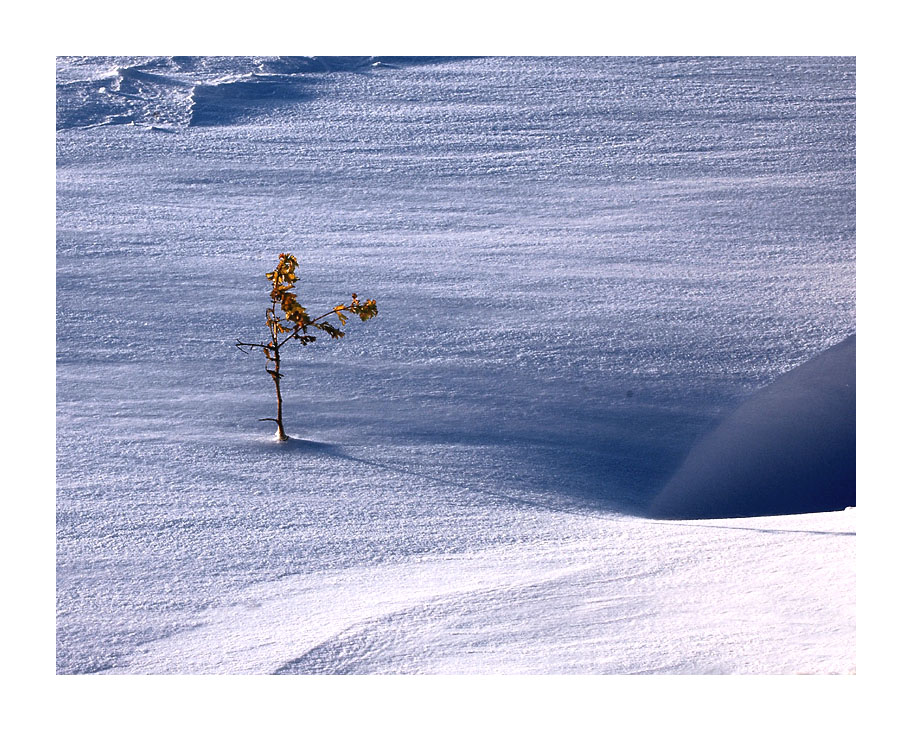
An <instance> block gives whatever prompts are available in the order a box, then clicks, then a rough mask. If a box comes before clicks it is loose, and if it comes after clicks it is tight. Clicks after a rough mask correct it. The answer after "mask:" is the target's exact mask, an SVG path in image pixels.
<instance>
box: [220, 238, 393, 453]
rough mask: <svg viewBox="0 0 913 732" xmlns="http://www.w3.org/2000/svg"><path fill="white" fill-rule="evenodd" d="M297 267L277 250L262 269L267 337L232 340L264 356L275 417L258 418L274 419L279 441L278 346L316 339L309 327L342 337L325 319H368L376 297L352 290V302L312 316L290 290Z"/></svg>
mask: <svg viewBox="0 0 913 732" xmlns="http://www.w3.org/2000/svg"><path fill="white" fill-rule="evenodd" d="M297 268H298V260H297V259H295V257H294V256H293V255H292V254H280V255H279V264H278V265H277V266H276V269H274V270H273V271H272V272H267V273H266V278H267V279H268V280H269V281H270V282H271V283H272V286H273V288H272V291H271V292H270V294H269V297H270V305H269V307H268V308H267V309H266V327H267V329H268V330H269V340H268V341H267V342H266V343H244V342H243V341H241V340H240V339H239V340H238V342H237V343H235V345H236V346H237V347H238V348H240V349H241V350H242V351H243V350H245V349H246V350H247V352H248V353H252V352H253V351H254V350H255V349H260V350H261V351H262V352H263V355H264V356H266V373H268V374H269V375H270V376H271V377H272V379H273V383H274V384H275V386H276V417H275V418H273V417H267V418H264V419H261V420H260V421H261V422H275V423H276V425H277V429H276V437H277V438H278V439H280V440H283V441H284V440H287V439H288V435H287V434H286V432H285V425H284V424H283V422H282V390H281V388H280V385H279V380H280V379H281V378H282V373H281V372H280V371H279V362H280V350H281V349H282V347H283V346H284V345H285V344H287V343H290V342H292V341H297V342H298V343H300V344H301V345H302V346H306V345H307V344H309V343H313V342H314V341H316V340H317V336H316V335H312V334H310V333H308V329H309V328H312V329H314V330H317V331H323V332H324V333H328V334H329V336H330V337H331V338H332V339H333V340H336V339H338V338H342V337H343V336H344V335H345V333H343V332H342V330H341V328H340V327H337V326H336V325H333V324H332V323H331V322H329V321H328V320H327V319H328V318H331V317H332V316H336V319H337V320H338V321H339V326H343V325H345V324H346V321H347V320H348V315H347V314H353V315H357V316H358V317H359V318H361V319H362V320H370V319H371V318H373V317H374V316H375V315H377V302H376V301H374V300H366V301H365V302H361V301H360V300H359V299H358V295H356V294H353V295H352V302H350V303H348V304H346V303H342V304H340V305H337V306H336V307H334V308H333V309H332V310H330V311H329V312H326V313H324V314H323V315H320V316H318V317H316V318H312V317H311V316H310V315H308V312H307V310H305V309H304V308H303V307H302V306H301V304H300V303H299V302H298V298H297V297H296V296H295V293H294V292H293V290H294V289H295V282H297V281H298V275H296V274H295V270H296V269H297Z"/></svg>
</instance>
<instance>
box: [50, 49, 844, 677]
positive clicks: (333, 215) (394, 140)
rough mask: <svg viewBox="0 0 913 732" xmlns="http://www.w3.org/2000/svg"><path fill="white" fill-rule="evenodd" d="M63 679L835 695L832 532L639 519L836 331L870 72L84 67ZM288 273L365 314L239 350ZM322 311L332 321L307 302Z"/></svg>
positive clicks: (68, 226) (74, 214) (314, 292)
mask: <svg viewBox="0 0 913 732" xmlns="http://www.w3.org/2000/svg"><path fill="white" fill-rule="evenodd" d="M57 96H58V103H57V127H58V133H57V178H58V185H57V206H58V218H57V232H58V241H57V297H58V301H57V302H58V304H57V313H58V324H57V357H58V364H57V412H58V419H57V509H58V512H57V529H58V541H57V593H58V626H57V633H58V634H57V670H58V672H59V673H91V672H100V671H107V672H110V673H150V672H152V673H239V672H242V673H270V672H281V673H425V672H447V673H485V672H497V673H508V672H520V673H540V672H552V673H566V672H570V673H581V672H600V673H669V672H672V673H826V672H836V673H846V672H849V671H852V670H853V669H854V668H855V571H854V553H855V521H854V512H853V511H846V512H837V513H828V514H815V515H804V516H791V517H779V518H773V517H769V518H754V519H738V520H734V519H730V520H715V521H697V522H669V521H649V520H646V519H642V518H638V516H640V515H642V514H643V512H644V511H645V509H646V507H647V506H648V505H649V503H650V501H651V500H652V499H653V497H654V496H656V494H657V493H658V492H659V491H660V490H661V488H662V486H663V484H664V482H665V481H666V480H667V479H668V478H669V477H670V476H671V474H672V473H674V471H675V469H676V468H677V467H678V466H679V464H680V463H681V461H682V460H683V459H684V457H685V455H686V454H687V452H688V450H689V448H690V447H691V446H692V445H693V444H694V443H695V441H696V440H698V439H699V438H700V437H701V436H702V435H704V434H706V433H707V432H708V431H709V430H710V429H712V428H713V427H714V426H715V425H716V424H718V422H719V420H720V419H721V418H723V417H724V416H725V415H726V414H727V413H729V412H730V411H731V410H732V409H733V408H734V407H735V406H736V405H738V404H739V403H740V402H741V401H742V400H744V399H745V398H746V397H748V395H750V394H752V393H753V392H755V391H756V390H757V389H758V388H760V387H762V386H764V385H766V384H768V383H770V382H771V381H772V380H773V379H775V378H776V377H777V376H778V375H780V374H782V373H784V372H786V371H787V370H789V369H791V368H793V367H795V366H797V365H798V364H800V363H802V362H804V361H806V360H808V359H809V358H811V357H812V356H814V355H815V354H817V353H819V352H821V351H823V350H824V349H826V348H827V347H829V346H831V345H833V344H835V343H838V342H839V341H841V340H843V339H844V338H845V337H847V336H848V335H850V334H851V333H853V332H854V331H855V327H856V326H855V63H854V61H853V60H852V59H835V58H814V59H776V58H766V59H713V58H703V59H634V58H628V59H599V58H580V59H555V58H535V59H523V58H506V59H505V58H500V59H497V58H495V59H485V58H483V59H372V58H362V59H294V58H291V59H290V58H266V57H264V58H258V59H237V58H218V59H216V58H212V59H194V58H172V57H165V58H129V59H128V58H116V59H115V58H111V59H99V58H78V59H77V58H67V59H58V78H57ZM281 251H291V252H293V253H295V254H296V255H297V257H298V259H299V261H300V263H301V265H302V280H301V282H300V284H299V287H298V291H299V299H300V300H301V301H302V302H303V304H305V305H312V306H313V307H315V308H319V307H322V306H332V305H333V304H335V303H336V302H342V301H345V300H346V299H347V298H348V297H349V295H350V294H351V293H352V292H358V293H359V294H360V295H363V296H366V297H372V298H376V299H377V301H378V304H379V307H380V316H379V317H378V318H377V319H375V320H372V321H370V322H368V323H357V322H356V323H350V327H349V328H348V329H347V335H346V337H345V338H344V339H343V340H342V341H341V342H338V343H332V344H331V343H321V344H319V345H317V346H309V347H308V348H307V350H302V351H300V352H297V353H294V352H293V354H290V356H289V357H288V358H287V359H286V360H284V361H283V371H284V373H285V374H286V378H285V380H284V382H283V385H284V389H285V391H284V396H285V415H286V422H287V425H286V426H287V429H288V430H289V432H290V433H291V434H292V435H293V437H294V438H295V439H293V440H292V441H290V442H289V443H287V444H284V445H282V444H278V443H276V442H275V441H274V440H273V439H272V432H273V429H271V428H270V426H269V425H270V423H268V422H258V421H257V420H258V419H259V418H261V417H270V416H273V411H274V409H275V404H274V401H273V393H272V384H271V382H270V380H269V377H268V375H267V374H266V373H265V372H264V371H263V366H264V363H263V359H262V357H261V356H260V355H259V354H253V355H245V354H243V353H241V352H240V351H238V350H237V349H236V348H234V347H233V344H234V342H235V339H236V338H241V339H242V340H247V339H255V338H258V337H262V331H265V328H264V325H263V314H264V309H265V307H266V303H267V287H266V285H267V283H266V279H265V277H264V276H263V275H264V273H265V272H267V271H268V270H269V269H272V267H273V266H274V263H275V259H276V255H277V254H278V253H279V252H281ZM321 312H322V311H321Z"/></svg>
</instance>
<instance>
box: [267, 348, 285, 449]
mask: <svg viewBox="0 0 913 732" xmlns="http://www.w3.org/2000/svg"><path fill="white" fill-rule="evenodd" d="M272 351H273V355H274V358H271V359H270V360H271V361H272V362H273V363H274V364H275V365H276V369H275V371H270V370H269V369H267V372H268V373H269V374H270V375H271V376H272V377H273V382H274V383H275V384H276V424H277V425H278V426H279V429H278V430H277V431H276V436H277V437H278V438H279V439H280V440H282V441H283V442H284V441H285V440H287V439H288V435H287V434H286V433H285V426H284V425H283V424H282V391H281V390H280V388H279V379H280V378H282V374H280V373H279V348H278V347H273V348H272Z"/></svg>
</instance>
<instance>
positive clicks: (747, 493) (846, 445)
mask: <svg viewBox="0 0 913 732" xmlns="http://www.w3.org/2000/svg"><path fill="white" fill-rule="evenodd" d="M855 505H856V336H855V335H852V336H850V337H849V338H847V339H846V340H844V341H842V342H841V343H838V344H837V345H836V346H833V347H832V348H829V349H828V350H827V351H825V352H824V353H822V354H820V355H818V356H816V357H815V358H813V359H811V360H810V361H807V362H806V363H804V364H802V365H801V366H799V367H797V368H795V369H793V370H792V371H789V372H787V373H786V374H784V375H783V376H781V377H780V378H779V379H777V380H776V381H774V382H773V383H772V384H770V385H769V386H768V387H766V388H764V389H762V390H761V391H759V392H758V393H757V394H755V395H754V396H752V397H751V398H750V399H749V400H748V401H746V402H745V403H744V404H742V405H741V406H740V407H739V408H738V409H737V410H736V411H735V412H734V413H733V414H732V415H731V416H730V417H729V418H728V419H726V420H725V421H724V422H723V423H722V424H721V425H720V426H719V427H718V428H717V429H716V430H714V431H713V432H712V433H710V434H709V435H707V436H706V437H704V438H703V439H702V440H701V441H700V442H698V444H697V445H696V446H695V448H694V449H693V450H692V451H691V453H690V454H689V455H688V457H687V458H686V459H685V461H684V463H682V466H681V468H679V470H678V471H677V472H676V474H675V475H674V476H673V478H672V479H671V480H670V481H669V483H668V484H667V485H666V487H665V488H664V489H663V491H662V492H661V493H660V494H659V496H658V497H657V498H656V500H655V501H654V502H653V507H652V511H653V514H654V515H655V516H656V517H659V518H728V517H742V516H772V515H778V514H787V513H812V512H816V511H834V510H840V509H843V508H846V507H847V506H855Z"/></svg>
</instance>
